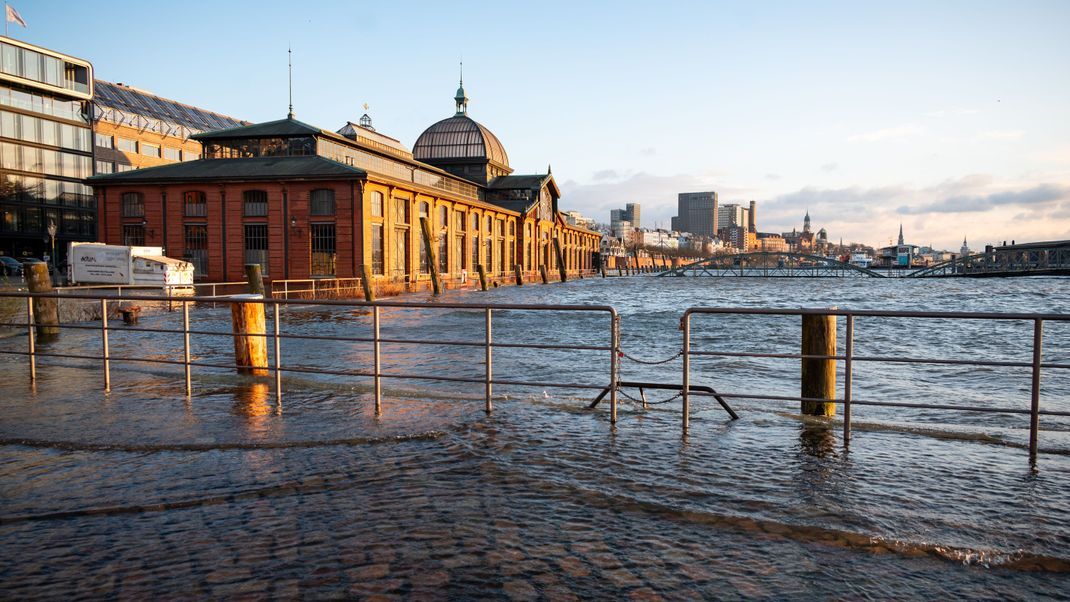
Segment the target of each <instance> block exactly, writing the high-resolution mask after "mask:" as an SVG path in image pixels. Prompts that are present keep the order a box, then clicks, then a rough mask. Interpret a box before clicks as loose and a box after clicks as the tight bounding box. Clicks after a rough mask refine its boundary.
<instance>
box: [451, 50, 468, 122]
mask: <svg viewBox="0 0 1070 602" xmlns="http://www.w3.org/2000/svg"><path fill="white" fill-rule="evenodd" d="M453 100H454V102H456V103H457V114H456V115H454V117H458V116H461V115H467V114H468V95H467V94H465V93H464V61H461V80H460V84H459V85H458V87H457V95H456V96H454V97H453Z"/></svg>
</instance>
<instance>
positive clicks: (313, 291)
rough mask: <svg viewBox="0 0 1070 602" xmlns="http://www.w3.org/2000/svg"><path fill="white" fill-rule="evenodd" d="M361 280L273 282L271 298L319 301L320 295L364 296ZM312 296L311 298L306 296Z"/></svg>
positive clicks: (302, 279)
mask: <svg viewBox="0 0 1070 602" xmlns="http://www.w3.org/2000/svg"><path fill="white" fill-rule="evenodd" d="M363 294H364V293H363V291H362V289H361V285H360V278H300V279H290V280H272V281H271V296H272V298H275V299H289V298H290V297H291V296H293V297H297V298H298V299H318V298H320V295H326V296H330V297H331V298H340V297H360V296H363ZM306 295H311V296H306Z"/></svg>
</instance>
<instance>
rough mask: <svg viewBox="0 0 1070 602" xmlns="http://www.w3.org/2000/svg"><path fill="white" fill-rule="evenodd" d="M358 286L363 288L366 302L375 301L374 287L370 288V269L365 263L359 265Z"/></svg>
mask: <svg viewBox="0 0 1070 602" xmlns="http://www.w3.org/2000/svg"><path fill="white" fill-rule="evenodd" d="M360 286H361V288H363V289H364V300H365V301H367V302H368V303H373V302H374V301H375V289H373V288H372V271H371V268H369V267H368V265H367V264H364V265H362V266H360Z"/></svg>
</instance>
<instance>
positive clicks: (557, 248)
mask: <svg viewBox="0 0 1070 602" xmlns="http://www.w3.org/2000/svg"><path fill="white" fill-rule="evenodd" d="M554 254H555V255H557V272H558V275H559V276H561V282H567V281H568V274H566V273H565V256H564V254H563V253H561V239H560V238H554Z"/></svg>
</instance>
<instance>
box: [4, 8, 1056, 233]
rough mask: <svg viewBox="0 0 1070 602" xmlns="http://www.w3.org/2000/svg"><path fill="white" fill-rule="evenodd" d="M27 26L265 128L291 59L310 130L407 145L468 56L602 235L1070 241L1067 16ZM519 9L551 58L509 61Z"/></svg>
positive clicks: (415, 14) (172, 11)
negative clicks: (682, 228)
mask: <svg viewBox="0 0 1070 602" xmlns="http://www.w3.org/2000/svg"><path fill="white" fill-rule="evenodd" d="M13 6H15V7H16V8H17V9H18V11H19V13H20V14H21V15H22V17H23V18H24V19H25V21H26V22H27V24H28V26H29V27H28V28H26V29H23V28H22V27H19V26H17V25H15V24H12V25H11V26H10V29H9V35H11V36H12V37H15V38H17V39H22V40H25V41H28V42H30V43H34V44H39V45H42V46H45V47H48V48H53V49H55V50H58V51H61V52H65V53H68V54H71V55H74V56H80V57H85V58H87V59H89V60H91V61H93V63H94V66H95V68H96V73H97V76H98V77H100V78H101V79H105V80H109V81H121V82H124V83H128V84H130V85H133V86H136V87H139V88H144V89H147V90H150V91H152V92H154V93H157V94H160V95H162V96H166V97H169V98H174V99H177V100H180V101H182V102H187V103H190V104H193V105H196V106H200V107H204V108H207V109H210V110H213V111H218V112H220V113H224V114H227V115H232V116H234V117H237V118H240V119H247V120H250V121H254V122H261V121H268V120H272V119H278V118H280V117H283V116H285V113H286V109H287V103H288V100H287V78H286V59H287V54H286V48H287V45H290V46H292V47H293V62H294V74H293V82H294V91H293V98H294V109H295V112H296V115H297V118H298V119H301V120H303V121H306V122H308V123H311V124H313V125H317V126H320V127H323V128H326V129H332V130H333V129H337V128H338V127H340V126H341V125H342V124H344V123H345V122H346V121H355V120H356V119H357V118H359V117H360V115H361V114H362V113H363V112H364V109H363V107H362V105H363V104H364V103H369V105H370V107H371V108H370V109H369V111H368V112H369V113H370V114H371V116H372V118H373V119H374V121H375V125H376V127H377V129H379V131H381V132H383V133H384V134H387V135H389V136H393V137H395V138H398V139H399V140H401V141H402V142H403V143H404V144H405V145H406V146H410V147H411V145H412V144H413V142H414V140H415V138H416V136H417V135H418V134H419V133H420V131H422V129H423V128H424V127H426V125H427V124H428V123H432V122H434V121H435V120H436V119H440V118H443V117H447V116H449V115H450V114H452V112H453V101H452V96H453V92H454V91H455V89H456V84H457V77H458V73H457V67H458V62H459V61H460V60H461V59H462V58H463V59H464V62H465V87H466V89H467V91H468V93H469V95H470V96H471V98H472V100H471V104H470V108H469V114H470V115H471V116H472V117H473V118H474V119H476V120H478V121H480V122H482V123H484V124H485V125H487V126H488V127H489V128H491V129H492V130H493V131H494V132H495V133H496V134H497V135H498V136H499V137H500V138H501V140H502V142H503V144H504V145H505V147H506V148H507V149H508V151H509V155H510V160H511V163H512V165H513V166H514V168H515V169H516V173H535V172H539V171H543V170H545V168H546V166H545V163H546V158H550V161H551V162H552V166H553V171H554V174H555V176H556V177H557V178H558V179H559V183H560V185H561V189H562V193H563V194H562V208H563V209H575V210H578V211H581V212H583V213H585V214H587V215H591V216H597V217H598V219H599V220H601V219H605V218H604V217H602V216H608V213H609V210H610V209H613V208H618V207H622V206H624V204H626V203H640V204H641V205H642V206H643V210H644V225H653V224H655V223H659V224H668V223H669V218H670V217H671V216H673V215H674V214H675V213H676V205H677V194H678V193H680V192H686V191H695V190H716V191H717V192H718V194H719V196H720V199H721V202H722V203H741V204H745V203H747V202H748V201H749V200H751V199H754V200H756V201H758V203H759V205H760V206H761V208H762V215H761V220H760V223H759V229H760V230H762V231H770V232H779V231H789V230H790V229H791V228H792V227H793V226H796V225H798V224H799V223H800V222H801V218H802V215H803V214H804V213H805V211H806V210H807V209H809V211H810V214H811V216H812V218H813V220H814V225H815V228H818V227H825V228H827V229H828V230H829V232H835V233H837V236H839V235H840V234H842V236H843V238H844V240H845V242H861V243H866V244H870V245H874V246H879V245H882V244H885V243H886V242H887V240H888V239H889V238H894V237H895V236H896V234H897V232H898V226H899V223H900V222H902V223H903V224H904V228H905V230H906V235H907V238H908V239H909V240H910V241H911V242H914V243H916V244H925V245H928V244H930V243H931V244H933V245H935V246H938V247H943V248H948V249H957V248H958V247H959V246H960V245H961V241H962V238H963V236H966V237H967V238H968V240H969V241H970V244H971V246H972V247H974V248H983V246H984V244H986V243H999V242H1002V241H1003V240H1008V241H1009V240H1012V239H1015V240H1017V241H1019V242H1022V241H1031V240H1050V239H1061V238H1070V142H1068V140H1070V118H1068V117H1070V81H1068V79H1067V78H1066V77H1065V76H1064V75H1063V74H1065V72H1066V68H1067V62H1068V58H1070V41H1068V40H1067V36H1065V32H1064V31H1063V29H1064V24H1065V23H1067V22H1070V4H1068V3H1065V2H1024V3H1015V4H1006V5H992V4H979V3H973V2H947V3H939V4H935V5H933V4H929V3H921V2H916V3H915V2H895V3H882V4H865V5H857V4H852V3H816V4H814V3H811V4H805V5H803V4H791V3H783V4H779V3H772V4H761V5H751V4H747V3H672V2H670V3H666V4H663V5H660V6H659V9H658V10H657V11H651V10H650V9H649V5H647V4H640V3H613V4H612V5H610V4H594V3H560V2H553V1H550V2H544V3H542V4H540V7H539V10H538V11H530V10H525V9H524V8H523V7H520V6H517V7H515V8H513V7H508V6H506V7H502V6H501V5H499V4H490V3H452V4H438V3H415V4H406V5H392V4H388V3H373V4H361V5H352V4H350V3H344V2H323V3H306V4H302V5H300V6H295V5H293V4H291V3H283V2H272V1H268V2H257V3H255V4H254V3H212V4H209V3H207V2H198V1H193V2H186V3H182V4H180V5H170V4H159V5H143V4H141V3H127V4H124V3H122V2H119V3H114V2H112V3H108V4H107V5H104V4H93V3H81V4H70V3H67V2H60V1H58V0H37V1H35V2H32V3H31V2H28V1H22V2H19V1H16V2H14V3H13ZM103 6H106V7H107V10H101V7H103ZM492 8H493V10H491V9H492ZM510 11H515V12H517V13H518V16H517V18H519V13H520V12H521V11H523V14H522V16H523V19H522V21H523V25H522V26H523V29H524V35H525V37H526V38H527V39H534V40H540V39H541V40H551V39H552V40H554V43H552V44H515V43H513V40H514V39H515V35H516V31H515V29H514V27H515V26H506V25H504V24H506V23H516V22H517V18H512V19H511V18H509V14H508V13H509V12H510ZM161 24H165V25H167V27H165V29H168V30H172V31H175V32H179V31H180V32H182V34H183V35H182V36H172V35H170V34H167V35H163V36H161V34H160V27H159V26H160V25H161ZM331 32H344V33H345V34H346V35H344V36H343V35H329V34H330V33H331ZM432 40H436V42H435V43H434V51H429V49H430V48H431V47H432V46H431V42H430V41H432ZM533 74H538V77H535V76H533ZM536 82H538V83H536ZM323 90H330V91H331V94H330V95H324V94H323V93H322V91H323Z"/></svg>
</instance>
